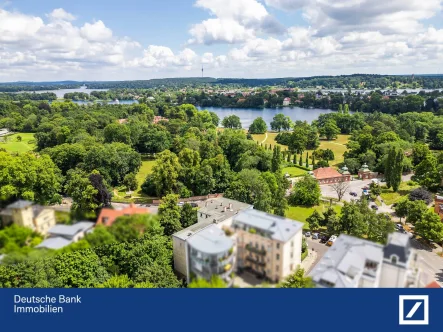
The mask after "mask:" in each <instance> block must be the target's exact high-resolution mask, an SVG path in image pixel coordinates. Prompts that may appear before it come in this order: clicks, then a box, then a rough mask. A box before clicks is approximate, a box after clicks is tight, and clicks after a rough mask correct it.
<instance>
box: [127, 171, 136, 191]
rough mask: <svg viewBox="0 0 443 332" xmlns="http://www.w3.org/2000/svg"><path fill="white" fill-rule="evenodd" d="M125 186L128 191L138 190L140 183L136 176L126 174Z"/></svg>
mask: <svg viewBox="0 0 443 332" xmlns="http://www.w3.org/2000/svg"><path fill="white" fill-rule="evenodd" d="M123 185H125V186H126V188H127V189H128V190H136V189H137V188H138V182H137V177H136V176H135V174H134V173H129V174H126V175H125V178H124V179H123Z"/></svg>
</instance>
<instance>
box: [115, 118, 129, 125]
mask: <svg viewBox="0 0 443 332" xmlns="http://www.w3.org/2000/svg"><path fill="white" fill-rule="evenodd" d="M117 122H118V123H119V124H125V123H128V119H118V120H117Z"/></svg>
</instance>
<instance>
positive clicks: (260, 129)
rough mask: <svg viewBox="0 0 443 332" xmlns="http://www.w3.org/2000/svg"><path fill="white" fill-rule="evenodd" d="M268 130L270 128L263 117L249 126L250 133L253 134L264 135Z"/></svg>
mask: <svg viewBox="0 0 443 332" xmlns="http://www.w3.org/2000/svg"><path fill="white" fill-rule="evenodd" d="M267 130H268V126H267V125H266V122H265V120H263V118H262V117H258V118H256V119H255V120H254V121H253V122H252V124H251V125H250V126H249V133H251V134H264V133H266V131H267Z"/></svg>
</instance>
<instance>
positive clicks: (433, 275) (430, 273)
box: [411, 239, 443, 287]
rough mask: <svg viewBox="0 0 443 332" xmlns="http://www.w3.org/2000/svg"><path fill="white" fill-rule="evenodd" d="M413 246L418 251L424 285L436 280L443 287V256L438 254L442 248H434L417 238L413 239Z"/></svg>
mask: <svg viewBox="0 0 443 332" xmlns="http://www.w3.org/2000/svg"><path fill="white" fill-rule="evenodd" d="M411 246H412V247H413V248H414V249H416V250H417V252H418V259H419V268H420V269H421V271H422V278H421V279H422V280H421V281H422V286H426V285H427V284H429V283H430V282H432V281H433V280H435V281H437V282H438V283H439V284H440V286H442V287H443V257H440V256H438V255H437V253H438V252H439V251H440V252H441V248H440V247H438V248H437V249H434V250H432V249H431V248H429V247H426V246H424V245H422V244H421V243H420V242H418V241H417V240H415V239H411Z"/></svg>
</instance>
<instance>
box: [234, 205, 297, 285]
mask: <svg viewBox="0 0 443 332" xmlns="http://www.w3.org/2000/svg"><path fill="white" fill-rule="evenodd" d="M233 228H234V230H235V233H236V238H237V268H239V269H246V270H250V271H252V272H254V273H256V274H258V275H261V276H263V277H264V278H266V279H269V280H271V281H274V282H278V281H280V280H282V279H284V278H285V277H287V276H288V275H290V274H291V273H292V272H294V271H295V270H296V269H297V266H298V265H300V263H301V247H302V229H303V224H302V223H300V222H297V221H294V220H290V219H287V218H284V217H280V216H276V215H272V214H269V213H265V212H261V211H258V210H252V209H250V210H245V211H243V212H241V213H239V214H238V215H236V216H235V217H234V223H233Z"/></svg>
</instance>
